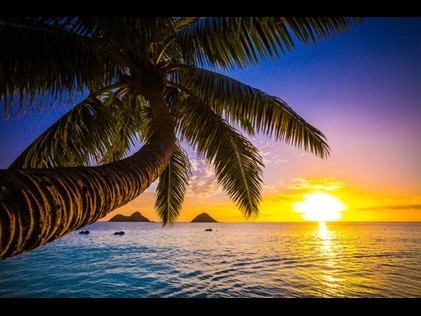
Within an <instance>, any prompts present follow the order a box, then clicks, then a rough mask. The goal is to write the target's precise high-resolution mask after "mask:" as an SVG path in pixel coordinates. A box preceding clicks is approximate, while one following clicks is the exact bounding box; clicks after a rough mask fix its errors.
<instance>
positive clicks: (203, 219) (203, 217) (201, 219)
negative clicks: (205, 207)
mask: <svg viewBox="0 0 421 316" xmlns="http://www.w3.org/2000/svg"><path fill="white" fill-rule="evenodd" d="M191 222H192V223H217V222H218V221H216V220H215V219H214V218H213V217H211V216H210V215H209V214H208V213H206V212H205V213H201V214H199V215H197V216H196V217H195V218H193V220H192V221H191Z"/></svg>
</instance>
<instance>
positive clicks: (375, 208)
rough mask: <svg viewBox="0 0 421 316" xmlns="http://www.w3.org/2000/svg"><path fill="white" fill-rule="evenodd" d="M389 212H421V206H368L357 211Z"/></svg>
mask: <svg viewBox="0 0 421 316" xmlns="http://www.w3.org/2000/svg"><path fill="white" fill-rule="evenodd" d="M385 209H387V210H394V211H400V210H421V204H402V205H381V206H368V207H359V208H357V210H360V211H384V210H385Z"/></svg>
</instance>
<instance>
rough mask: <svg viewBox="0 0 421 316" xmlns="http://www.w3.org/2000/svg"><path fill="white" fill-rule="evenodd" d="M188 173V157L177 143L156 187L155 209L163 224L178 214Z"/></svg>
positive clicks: (189, 168) (170, 221) (189, 172)
mask: <svg viewBox="0 0 421 316" xmlns="http://www.w3.org/2000/svg"><path fill="white" fill-rule="evenodd" d="M190 175H191V166H190V162H189V159H188V157H187V155H186V153H185V152H184V151H183V149H182V148H181V146H180V144H177V146H176V148H175V150H174V153H173V155H172V157H171V161H170V163H169V164H168V166H167V168H166V169H165V171H164V172H163V173H162V174H161V176H160V177H159V183H158V186H157V188H156V195H157V198H156V202H155V209H156V211H157V213H158V215H159V218H160V219H161V220H162V222H163V225H164V226H165V225H167V224H171V223H173V222H174V221H175V219H176V218H177V217H178V215H179V214H180V211H181V207H182V204H183V201H184V196H185V193H186V190H187V186H188V181H189V177H190Z"/></svg>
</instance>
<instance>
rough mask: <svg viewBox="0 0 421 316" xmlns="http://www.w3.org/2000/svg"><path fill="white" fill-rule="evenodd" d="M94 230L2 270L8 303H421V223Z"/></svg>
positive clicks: (100, 225)
mask: <svg viewBox="0 0 421 316" xmlns="http://www.w3.org/2000/svg"><path fill="white" fill-rule="evenodd" d="M209 228H211V229H212V231H207V229H209ZM85 229H87V230H89V231H90V234H87V235H83V234H79V233H78V232H79V231H76V232H73V233H71V234H68V235H66V236H64V237H62V238H60V239H58V240H56V241H54V242H52V243H49V244H47V245H45V246H42V247H40V248H38V249H36V250H33V251H30V252H28V253H25V254H21V255H18V256H16V257H13V258H10V259H7V260H4V261H0V298H421V223H326V224H322V223H321V224H319V223H311V222H309V223H248V222H247V223H176V224H174V225H173V226H170V227H165V228H163V227H162V225H161V224H160V223H115V222H97V223H95V224H93V225H90V226H87V227H85V228H84V229H83V230H85ZM121 230H122V231H124V232H125V234H124V235H114V234H113V233H114V232H116V231H121Z"/></svg>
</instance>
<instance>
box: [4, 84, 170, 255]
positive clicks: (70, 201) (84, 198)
mask: <svg viewBox="0 0 421 316" xmlns="http://www.w3.org/2000/svg"><path fill="white" fill-rule="evenodd" d="M147 99H148V100H149V102H150V104H151V105H152V115H153V118H154V120H153V121H154V124H155V126H154V130H155V132H154V134H153V136H152V137H151V140H150V142H149V143H148V144H146V145H144V146H143V147H142V148H141V149H140V150H139V151H138V152H137V153H135V154H134V155H133V156H131V157H128V158H126V159H123V160H120V161H117V162H114V163H110V164H107V165H103V166H96V167H68V168H52V169H7V170H0V260H4V259H7V258H10V257H13V256H16V255H18V254H21V253H24V252H26V251H29V250H32V249H34V248H36V247H39V246H41V245H44V244H46V243H48V242H51V241H53V240H55V239H57V238H60V237H62V236H63V235H65V234H67V233H70V232H73V231H75V230H77V229H80V228H81V227H84V226H86V225H89V224H92V223H94V222H96V221H97V220H98V219H100V218H102V217H104V216H105V215H107V214H108V213H110V212H111V211H113V210H114V209H116V208H118V207H120V206H123V205H125V204H127V203H128V202H130V201H131V200H133V199H134V198H136V197H137V196H139V194H141V193H142V192H143V191H144V190H145V189H146V188H148V187H149V186H150V185H151V184H152V183H153V182H154V181H155V180H156V179H157V177H158V176H159V175H160V174H161V173H162V172H163V171H164V170H165V168H166V166H167V164H168V162H169V160H170V158H171V155H172V152H173V150H174V146H175V145H174V144H175V134H174V121H173V119H172V117H171V116H170V114H169V113H168V110H167V107H166V105H165V100H164V98H163V96H162V93H161V91H160V90H159V89H158V90H156V91H149V93H148V96H147Z"/></svg>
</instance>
